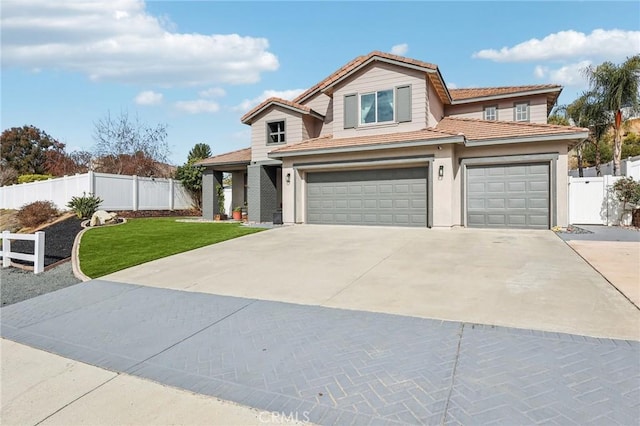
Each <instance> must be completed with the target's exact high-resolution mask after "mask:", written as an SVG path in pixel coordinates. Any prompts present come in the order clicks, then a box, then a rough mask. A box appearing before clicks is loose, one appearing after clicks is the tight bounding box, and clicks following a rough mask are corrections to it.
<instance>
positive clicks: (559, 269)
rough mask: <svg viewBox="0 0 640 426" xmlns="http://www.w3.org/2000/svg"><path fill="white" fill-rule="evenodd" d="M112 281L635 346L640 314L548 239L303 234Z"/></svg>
mask: <svg viewBox="0 0 640 426" xmlns="http://www.w3.org/2000/svg"><path fill="white" fill-rule="evenodd" d="M104 278H105V279H107V280H110V281H116V282H123V283H132V284H140V285H145V286H154V287H163V288H171V289H178V290H189V291H195V292H203V293H212V294H220V295H228V296H238V297H248V298H257V299H264V300H275V301H284V302H292V303H302V304H308V305H320V306H330V307H337V308H346V309H357V310H365V311H374V312H386V313H394V314H401V315H411V316H418V317H424V318H438V319H446V320H455V321H465V322H471V323H483V324H494V325H502V326H510V327H518V328H524V329H536V330H546V331H557V332H567V333H576V334H583V335H588V336H595V337H612V338H622V339H633V340H640V314H639V311H638V310H637V309H636V308H635V307H634V306H633V305H632V304H631V303H629V301H628V300H626V299H625V298H624V297H623V296H622V295H620V293H618V292H617V291H616V290H615V289H613V288H612V287H611V285H610V284H609V283H608V282H607V281H606V280H605V279H604V278H602V276H601V275H600V274H598V273H597V272H596V271H595V270H594V269H593V268H592V267H591V266H589V264H587V263H586V262H585V261H584V260H583V259H582V258H580V256H578V255H577V254H576V253H575V252H574V251H573V250H571V248H569V247H568V246H567V245H566V244H565V243H564V242H563V241H561V240H560V239H559V238H557V237H556V236H555V235H554V234H553V233H552V232H551V231H522V230H518V231H516V230H514V231H506V230H478V229H454V230H437V229H404V228H384V227H357V226H323V225H303V226H294V227H285V228H281V229H276V230H271V231H268V232H262V233H258V234H254V235H250V236H247V237H243V238H239V239H235V240H230V241H226V242H224V243H220V244H216V245H213V246H209V247H204V248H201V249H197V250H193V251H190V252H187V253H182V254H179V255H176V256H171V257H169V258H165V259H160V260H157V261H154V262H149V263H147V264H144V265H140V266H137V267H134V268H130V269H127V270H124V271H120V272H117V273H115V274H112V275H109V276H107V277H104Z"/></svg>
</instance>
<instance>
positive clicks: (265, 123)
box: [264, 117, 289, 146]
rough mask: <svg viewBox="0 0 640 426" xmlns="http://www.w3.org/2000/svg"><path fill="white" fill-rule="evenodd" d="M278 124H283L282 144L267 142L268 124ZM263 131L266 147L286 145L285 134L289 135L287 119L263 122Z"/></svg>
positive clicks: (286, 137)
mask: <svg viewBox="0 0 640 426" xmlns="http://www.w3.org/2000/svg"><path fill="white" fill-rule="evenodd" d="M280 122H283V123H284V129H283V132H284V142H269V140H270V139H271V138H270V136H271V131H270V130H269V124H272V123H280ZM264 129H265V140H266V143H267V145H269V146H274V145H286V144H287V139H288V137H289V136H288V134H287V133H289V132H287V118H286V117H284V118H279V119H276V120H269V121H265V122H264Z"/></svg>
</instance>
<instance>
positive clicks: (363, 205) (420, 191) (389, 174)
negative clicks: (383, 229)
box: [307, 166, 427, 227]
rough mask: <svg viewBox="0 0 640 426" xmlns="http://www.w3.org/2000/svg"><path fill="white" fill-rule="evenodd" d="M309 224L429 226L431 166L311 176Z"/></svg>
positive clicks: (308, 205)
mask: <svg viewBox="0 0 640 426" xmlns="http://www.w3.org/2000/svg"><path fill="white" fill-rule="evenodd" d="M307 222H308V223H324V224H344V225H390V226H422V227H426V226H427V167H426V166H425V167H420V168H409V169H383V170H355V171H340V172H322V173H320V172H318V173H309V174H308V175H307Z"/></svg>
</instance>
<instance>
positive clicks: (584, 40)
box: [473, 29, 640, 62]
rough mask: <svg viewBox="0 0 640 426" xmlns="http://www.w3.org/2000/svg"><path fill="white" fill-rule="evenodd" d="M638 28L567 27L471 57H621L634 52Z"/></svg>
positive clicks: (638, 42) (520, 59)
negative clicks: (587, 29) (584, 30)
mask: <svg viewBox="0 0 640 426" xmlns="http://www.w3.org/2000/svg"><path fill="white" fill-rule="evenodd" d="M639 46H640V31H624V30H617V29H614V30H603V29H596V30H593V31H592V32H591V34H585V33H582V32H578V31H574V30H568V31H560V32H557V33H553V34H549V35H548V36H546V37H545V38H543V39H542V40H539V39H536V38H532V39H531V40H527V41H525V42H522V43H519V44H516V45H515V46H513V47H503V48H502V49H500V50H496V49H484V50H480V51H479V52H475V53H474V54H473V57H474V58H480V59H490V60H492V61H496V62H525V61H541V60H558V59H559V60H569V59H571V58H586V57H589V58H606V59H608V60H622V59H624V58H625V57H626V56H631V55H635V54H637V53H638V47H639Z"/></svg>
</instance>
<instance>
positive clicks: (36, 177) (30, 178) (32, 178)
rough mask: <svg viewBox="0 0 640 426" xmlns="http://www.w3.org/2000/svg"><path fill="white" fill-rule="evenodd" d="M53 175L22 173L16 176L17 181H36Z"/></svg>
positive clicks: (47, 178) (50, 177)
mask: <svg viewBox="0 0 640 426" xmlns="http://www.w3.org/2000/svg"><path fill="white" fill-rule="evenodd" d="M52 178H53V175H22V176H18V183H29V182H37V181H39V180H49V179H52Z"/></svg>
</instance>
